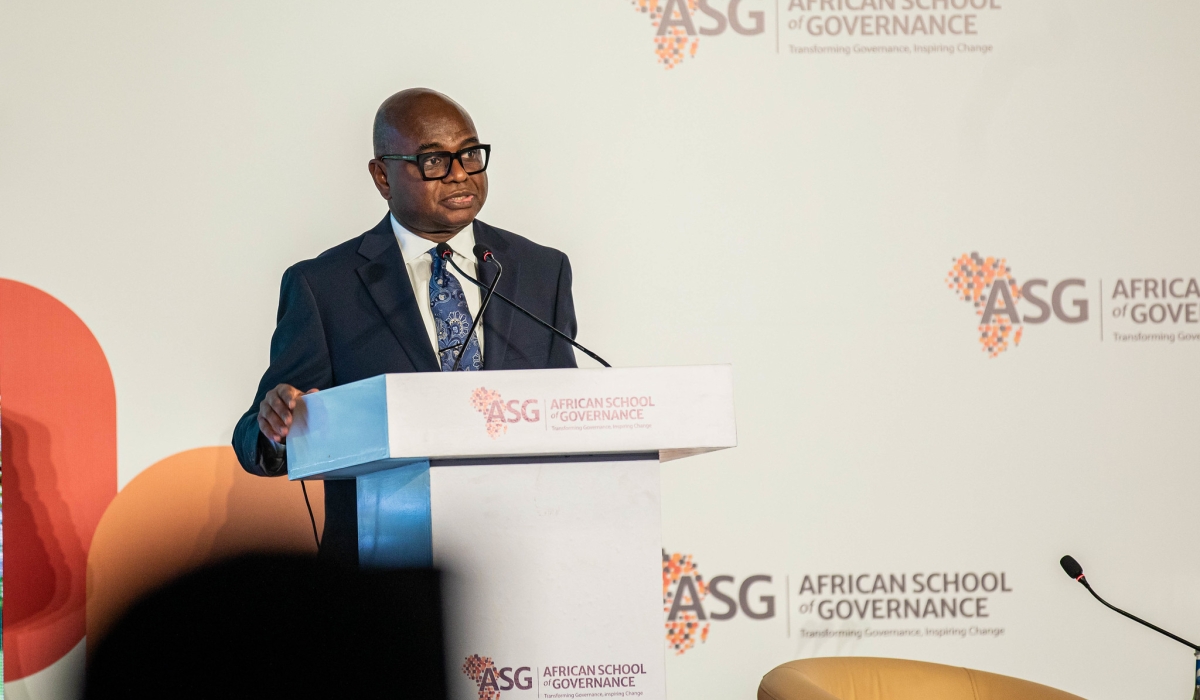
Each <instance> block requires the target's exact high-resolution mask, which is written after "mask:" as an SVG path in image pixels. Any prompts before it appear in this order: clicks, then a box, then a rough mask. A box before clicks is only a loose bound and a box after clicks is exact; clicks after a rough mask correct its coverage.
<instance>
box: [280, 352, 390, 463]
mask: <svg viewBox="0 0 1200 700" xmlns="http://www.w3.org/2000/svg"><path fill="white" fill-rule="evenodd" d="M386 379H387V378H386V376H384V375H380V376H378V377H371V378H370V379H363V380H362V381H357V382H352V383H350V384H343V385H342V386H339V387H334V388H333V389H326V390H325V391H319V392H317V393H315V394H312V395H310V396H306V397H304V405H305V411H304V415H303V418H302V420H303V421H304V423H305V428H306V429H305V430H304V431H297V432H294V433H293V435H292V436H291V437H290V438H289V439H288V478H290V479H305V478H309V477H313V476H318V475H321V474H327V473H329V472H332V471H337V470H339V469H344V468H346V467H352V466H355V465H359V464H366V463H368V462H376V461H379V460H383V459H387V458H388V457H390V456H391V449H390V446H389V444H388V425H387V382H386ZM330 416H336V417H337V420H336V422H335V421H332V420H331V419H330ZM334 455H337V456H336V457H335V456H334Z"/></svg>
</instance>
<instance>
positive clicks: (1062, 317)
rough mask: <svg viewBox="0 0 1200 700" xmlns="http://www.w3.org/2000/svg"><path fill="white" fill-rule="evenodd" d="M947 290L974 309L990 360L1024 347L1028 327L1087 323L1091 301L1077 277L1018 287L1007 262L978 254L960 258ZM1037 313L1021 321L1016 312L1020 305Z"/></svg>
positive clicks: (949, 275) (1029, 282) (948, 278)
mask: <svg viewBox="0 0 1200 700" xmlns="http://www.w3.org/2000/svg"><path fill="white" fill-rule="evenodd" d="M946 286H947V287H949V288H950V290H951V291H953V292H954V294H955V296H957V297H958V298H959V300H960V301H965V302H968V303H970V304H972V305H973V306H974V307H975V315H977V316H979V325H978V330H979V343H980V345H982V346H983V351H984V352H986V353H987V354H988V356H989V357H996V356H997V355H999V354H1000V353H1002V352H1004V351H1005V350H1007V349H1008V346H1009V343H1010V342H1011V343H1012V345H1013V346H1017V345H1020V344H1021V336H1022V335H1023V334H1024V331H1025V324H1030V325H1036V324H1041V323H1045V322H1047V321H1049V320H1051V319H1052V318H1053V319H1057V320H1059V321H1061V322H1063V323H1084V322H1085V321H1087V320H1088V300H1087V299H1085V298H1083V296H1082V292H1083V291H1084V289H1086V287H1087V283H1086V282H1085V281H1084V280H1082V279H1080V278H1076V277H1072V278H1069V279H1064V280H1061V281H1058V282H1055V283H1053V284H1052V283H1051V282H1050V281H1048V280H1045V279H1028V280H1025V281H1024V282H1023V283H1018V282H1017V279H1016V278H1015V277H1013V274H1012V268H1011V267H1009V265H1008V261H1007V260H1005V259H1004V258H994V257H990V256H989V257H986V258H985V257H983V256H981V255H980V254H979V253H971V254H969V255H968V254H966V253H964V254H962V255H960V256H959V257H957V258H955V259H954V266H953V267H951V268H950V272H948V273H947V274H946ZM1022 300H1024V301H1026V302H1028V303H1029V305H1031V306H1032V307H1033V308H1034V310H1033V311H1032V312H1030V313H1026V314H1025V315H1024V316H1023V317H1022V315H1021V314H1020V312H1019V311H1018V310H1017V304H1018V303H1019V302H1020V301H1022Z"/></svg>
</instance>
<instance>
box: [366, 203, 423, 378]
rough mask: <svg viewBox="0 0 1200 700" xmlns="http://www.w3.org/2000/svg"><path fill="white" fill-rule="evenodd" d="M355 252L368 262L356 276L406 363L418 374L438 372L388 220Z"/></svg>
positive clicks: (369, 233) (373, 230)
mask: <svg viewBox="0 0 1200 700" xmlns="http://www.w3.org/2000/svg"><path fill="white" fill-rule="evenodd" d="M358 253H359V255H362V256H363V257H364V258H367V260H368V261H369V262H367V263H365V264H364V265H362V266H361V267H359V268H358V270H357V272H358V277H359V279H361V280H362V283H363V284H364V285H366V287H367V291H368V292H370V293H371V299H373V300H374V301H375V306H377V307H378V308H379V312H380V313H381V314H383V318H384V320H385V321H387V325H388V328H390V329H391V330H392V334H393V335H395V336H396V340H398V341H400V347H402V348H403V349H404V354H406V355H408V359H409V362H411V363H412V365H413V367H414V368H416V370H417V371H418V372H437V371H439V370H440V369H441V366H440V365H439V364H438V361H437V355H436V354H435V353H434V351H433V346H432V345H430V343H429V334H428V333H427V332H426V330H425V322H424V321H422V320H421V310H420V309H419V308H418V307H417V298H416V296H415V295H414V294H413V288H412V283H410V282H409V280H408V270H407V269H406V268H405V266H404V257H403V255H401V253H400V244H399V243H397V242H396V235H395V233H393V231H392V225H391V221H390V220H389V217H387V216H385V217H383V221H381V222H379V225H378V226H376V227H375V228H373V229H371V230H370V231H368V232H367V233H366V235H365V236H363V242H362V244H361V245H359V247H358Z"/></svg>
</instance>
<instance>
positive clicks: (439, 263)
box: [429, 248, 446, 277]
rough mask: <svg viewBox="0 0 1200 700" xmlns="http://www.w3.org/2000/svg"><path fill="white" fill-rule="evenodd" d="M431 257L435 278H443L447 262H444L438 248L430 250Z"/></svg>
mask: <svg viewBox="0 0 1200 700" xmlns="http://www.w3.org/2000/svg"><path fill="white" fill-rule="evenodd" d="M429 257H431V258H433V276H434V277H439V276H441V274H442V271H443V270H445V269H446V261H445V260H443V259H442V257H441V256H440V255H438V251H437V248H431V249H430V251H429Z"/></svg>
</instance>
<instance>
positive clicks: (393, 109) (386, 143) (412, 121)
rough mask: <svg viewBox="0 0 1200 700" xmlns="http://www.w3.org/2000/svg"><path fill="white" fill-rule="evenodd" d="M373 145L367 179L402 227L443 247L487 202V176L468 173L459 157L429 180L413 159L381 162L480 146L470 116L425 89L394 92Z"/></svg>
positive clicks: (382, 111) (381, 108) (377, 116)
mask: <svg viewBox="0 0 1200 700" xmlns="http://www.w3.org/2000/svg"><path fill="white" fill-rule="evenodd" d="M373 140H374V148H375V158H373V159H371V162H370V163H369V164H368V167H369V168H370V170H371V178H372V179H373V180H374V181H375V187H376V188H377V189H378V190H379V194H380V196H382V197H383V198H384V199H386V200H387V201H388V207H389V208H390V209H391V212H392V215H393V216H395V217H396V220H397V221H399V222H400V223H401V224H402V225H403V226H404V227H405V228H407V229H408V230H409V231H412V232H413V233H415V234H417V235H418V236H421V237H423V238H427V239H429V240H430V241H433V242H435V243H441V242H443V241H448V240H450V239H451V238H453V237H454V235H455V234H456V233H458V232H459V231H460V230H462V229H463V228H464V227H465V226H467V225H468V224H470V223H471V222H472V221H473V220H474V219H475V216H476V215H477V214H478V213H479V210H480V208H481V207H483V203H484V202H485V201H486V200H487V190H488V180H487V173H486V172H484V171H482V170H480V171H478V172H472V173H469V174H468V173H467V171H466V170H465V166H464V164H463V162H462V160H461V157H458V158H455V157H450V158H448V160H449V170H448V171H447V172H446V174H445V175H444V176H443V177H441V178H440V179H434V180H427V179H425V175H424V172H423V171H422V169H421V166H418V165H417V163H416V162H414V161H415V160H416V159H415V158H414V159H413V160H404V159H401V158H386V159H385V158H383V157H382V156H416V155H418V154H436V153H438V152H444V153H445V154H459V153H461V152H463V151H464V149H473V148H474V147H475V146H481V144H480V143H479V134H478V133H477V132H476V131H475V123H474V122H473V121H471V115H469V114H467V110H465V109H463V108H462V107H461V106H459V104H458V103H457V102H455V101H454V100H452V99H450V98H449V97H446V96H445V95H443V94H442V93H440V92H435V91H433V90H428V89H425V88H413V89H411V90H402V91H401V92H397V93H396V94H395V95H392V96H391V97H389V98H387V99H386V100H384V101H383V104H381V105H379V111H378V112H376V113H375V130H374V138H373ZM429 157H435V156H432V155H430V156H429ZM441 157H442V158H446V156H445V155H443V156H441ZM442 162H443V163H444V162H445V161H442Z"/></svg>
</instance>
